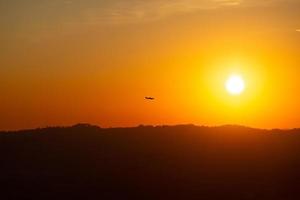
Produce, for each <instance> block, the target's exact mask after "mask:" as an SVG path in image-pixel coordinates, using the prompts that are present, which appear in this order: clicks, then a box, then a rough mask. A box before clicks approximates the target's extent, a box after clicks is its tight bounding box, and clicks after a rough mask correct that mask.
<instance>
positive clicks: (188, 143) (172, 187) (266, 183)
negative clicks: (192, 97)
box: [0, 124, 300, 200]
mask: <svg viewBox="0 0 300 200" xmlns="http://www.w3.org/2000/svg"><path fill="white" fill-rule="evenodd" d="M299 155H300V130H299V129H294V130H260V129H252V128H247V127H242V126H222V127H197V126H193V125H179V126H158V127H153V126H139V127H135V128H110V129H103V128H100V127H97V126H91V125H88V124H79V125H75V126H72V127H55V128H45V129H36V130H25V131H16V132H0V160H1V162H0V163H1V165H0V171H1V172H2V173H1V178H0V186H1V190H2V191H3V192H2V193H1V194H0V197H1V199H45V200H47V199H104V200H106V199H108V200H118V199H122V200H123V199H153V200H154V199H155V200H156V199H164V200H169V199H170V200H176V199H179V200H189V199H191V200H193V199H201V200H206V199H207V200H214V199H218V200H219V199H239V200H243V199H264V200H265V199H270V200H277V199H278V200H279V199H282V200H283V199H284V200H287V199H300V193H299V192H298V191H300V190H299V189H300V170H299V169H300V156H299Z"/></svg>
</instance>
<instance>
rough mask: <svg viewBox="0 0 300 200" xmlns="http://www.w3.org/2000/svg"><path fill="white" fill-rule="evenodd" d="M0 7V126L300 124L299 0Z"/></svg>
mask: <svg viewBox="0 0 300 200" xmlns="http://www.w3.org/2000/svg"><path fill="white" fill-rule="evenodd" d="M0 16H1V17H0V29H1V31H0V41H1V48H0V92H1V96H0V130H11V129H24V128H36V127H45V126H54V125H72V124H75V123H79V122H87V123H91V124H96V125H99V126H102V127H116V126H117V127H120V126H136V125H139V124H153V125H160V124H170V125H172V124H186V123H192V124H196V125H209V126H215V125H223V124H241V125H246V126H251V127H258V128H294V127H300V1H299V0H264V1H262V0H65V1H64V0H26V1H23V0H2V1H0ZM233 74H238V75H239V76H241V77H242V78H243V81H244V82H245V90H244V91H243V92H242V93H241V94H240V95H232V94H230V93H228V91H226V88H225V85H226V80H227V79H228V77H230V76H231V75H233ZM145 96H151V97H155V100H154V101H147V100H145V98H144V97H145Z"/></svg>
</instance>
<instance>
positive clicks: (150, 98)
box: [145, 97, 155, 101]
mask: <svg viewBox="0 0 300 200" xmlns="http://www.w3.org/2000/svg"><path fill="white" fill-rule="evenodd" d="M145 99H146V100H151V101H153V100H155V98H154V97H145Z"/></svg>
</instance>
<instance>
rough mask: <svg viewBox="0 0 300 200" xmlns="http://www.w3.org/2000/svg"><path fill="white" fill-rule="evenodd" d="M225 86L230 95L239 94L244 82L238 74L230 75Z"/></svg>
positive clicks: (242, 89)
mask: <svg viewBox="0 0 300 200" xmlns="http://www.w3.org/2000/svg"><path fill="white" fill-rule="evenodd" d="M225 86H226V90H227V91H228V92H229V93H230V94H232V95H239V94H241V93H242V92H243V91H244V90H245V82H244V80H243V78H242V77H241V76H239V75H231V76H230V77H229V78H228V80H227V81H226V85H225Z"/></svg>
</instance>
